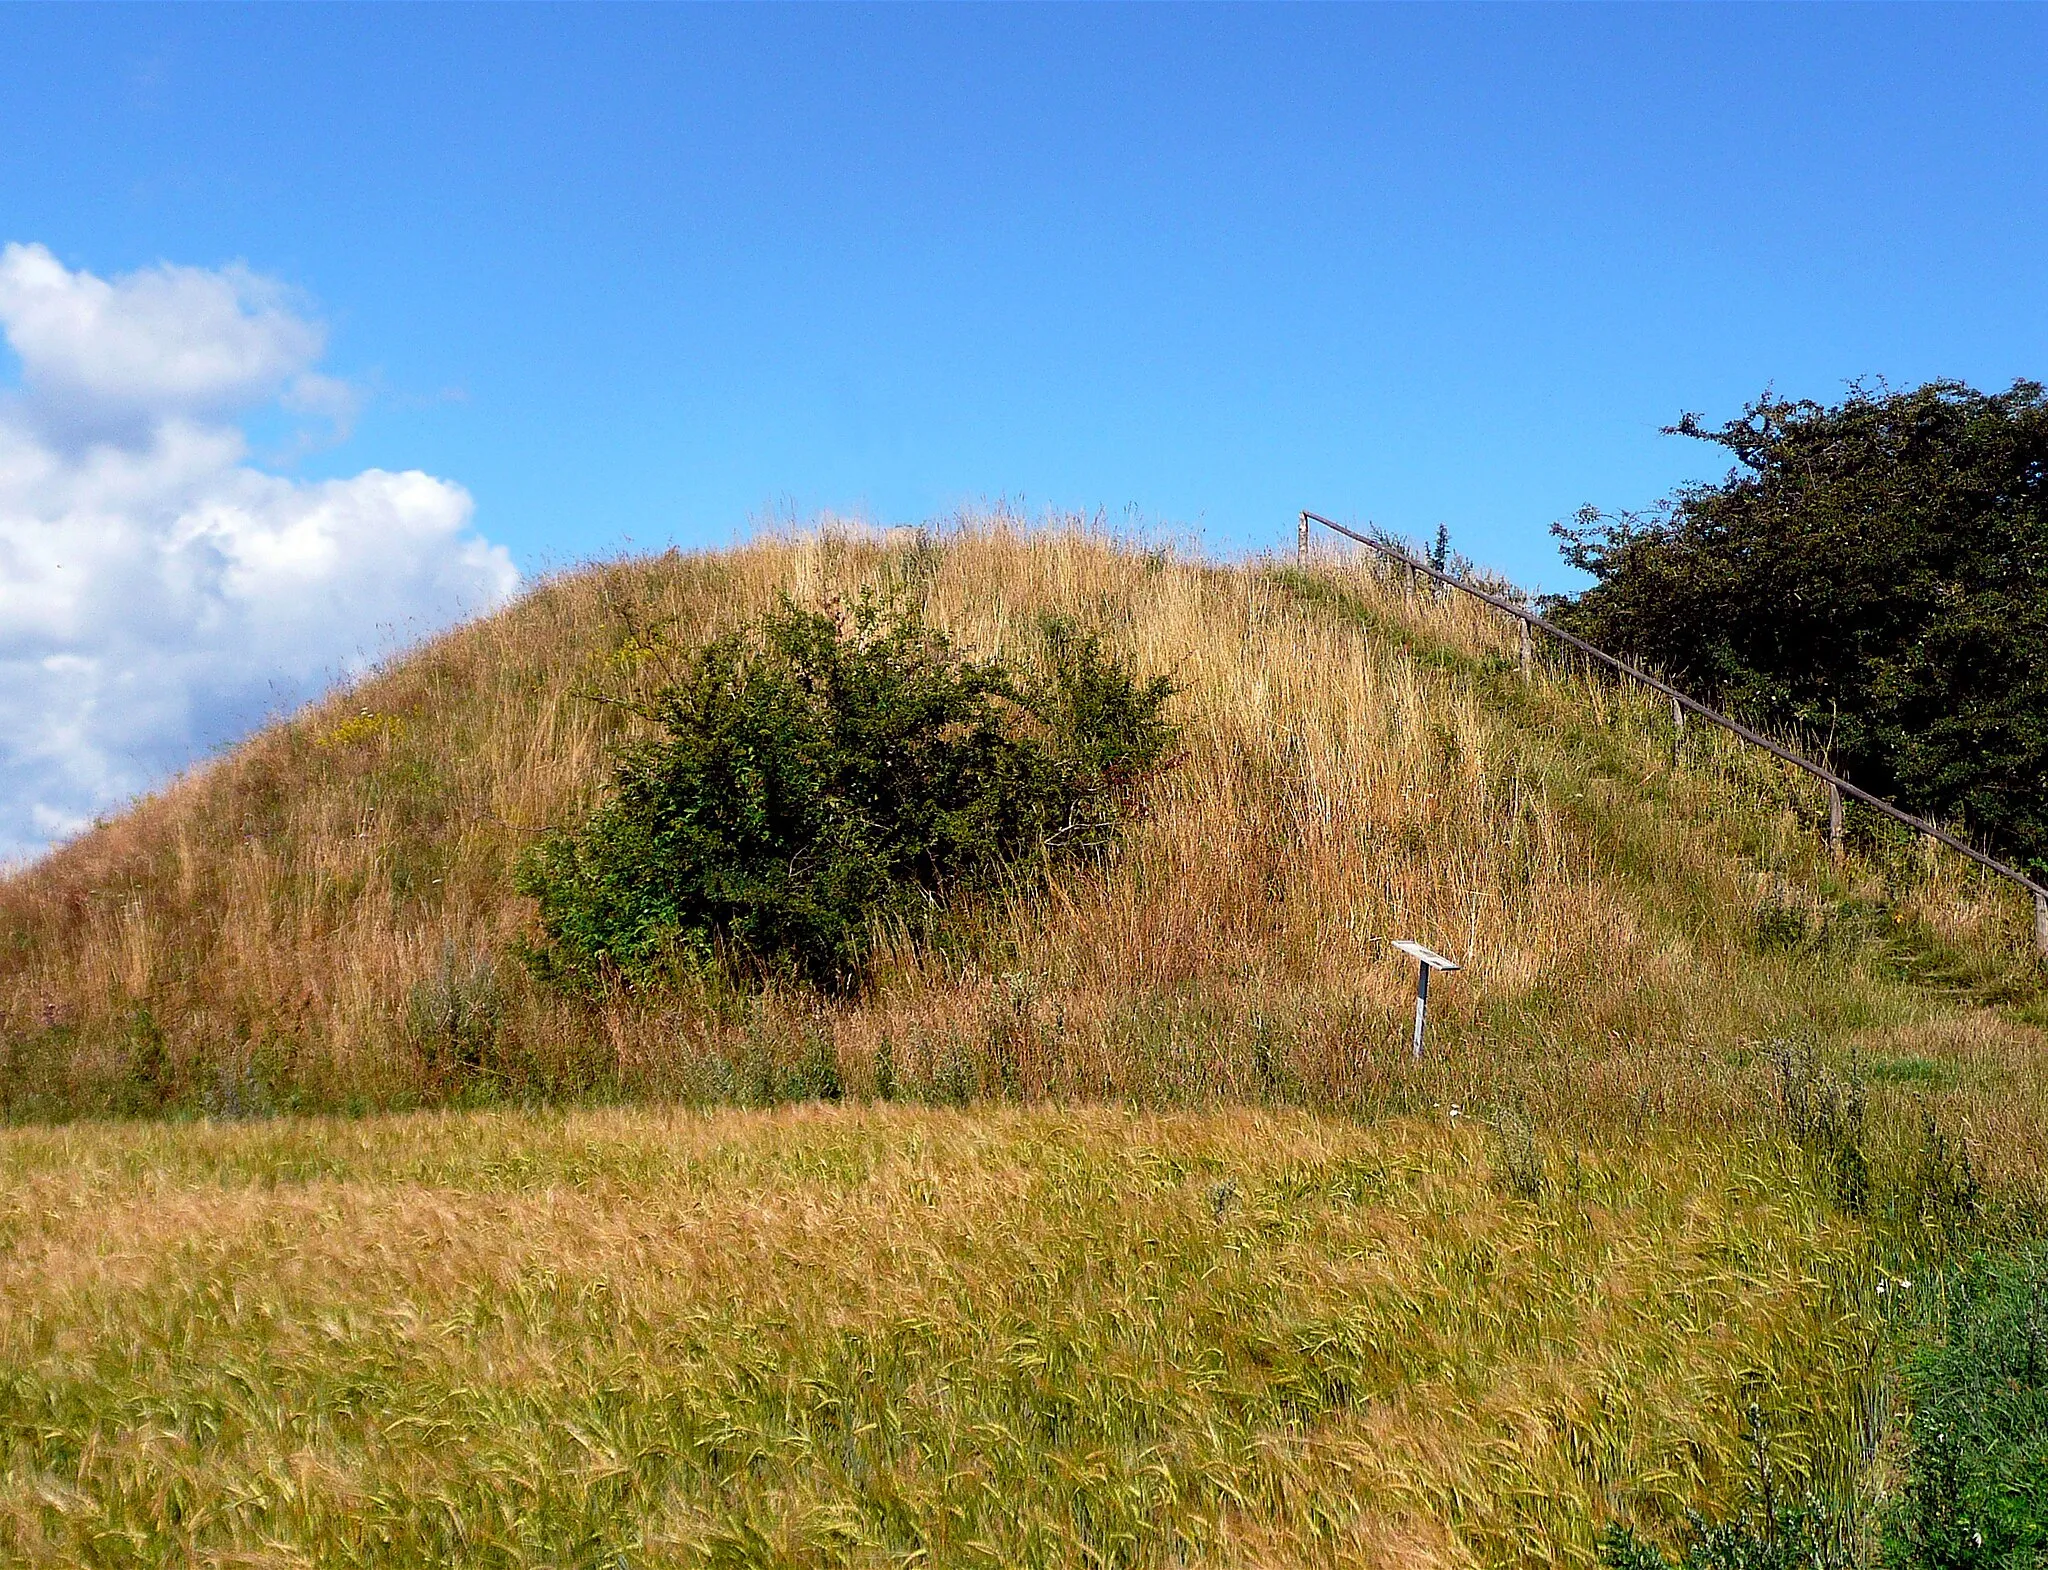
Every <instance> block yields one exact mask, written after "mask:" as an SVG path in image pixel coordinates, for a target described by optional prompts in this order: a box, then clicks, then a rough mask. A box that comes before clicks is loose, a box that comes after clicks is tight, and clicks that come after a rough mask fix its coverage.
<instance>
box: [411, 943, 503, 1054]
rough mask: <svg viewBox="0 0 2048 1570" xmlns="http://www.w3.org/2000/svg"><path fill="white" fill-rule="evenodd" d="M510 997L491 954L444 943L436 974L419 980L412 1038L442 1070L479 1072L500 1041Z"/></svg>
mask: <svg viewBox="0 0 2048 1570" xmlns="http://www.w3.org/2000/svg"><path fill="white" fill-rule="evenodd" d="M503 1014H504V997H503V993H502V990H501V988H500V986H499V983H498V969H497V965H496V964H495V963H494V962H493V960H492V959H491V956H490V955H489V954H487V953H481V952H470V953H464V952H463V951H462V950H460V949H458V948H457V946H456V944H455V940H454V939H453V938H450V939H448V941H447V942H446V943H444V944H443V945H442V949H441V961H440V964H439V965H437V966H436V967H435V969H434V972H433V974H432V975H430V976H428V977H426V978H425V979H424V980H422V981H420V982H417V983H416V984H415V985H414V986H413V989H412V994H411V997H410V999H409V1000H408V1005H407V1009H406V1034H407V1035H408V1036H409V1037H410V1038H411V1040H412V1043H413V1045H414V1046H415V1047H417V1048H418V1049H419V1052H420V1054H421V1055H422V1056H423V1057H424V1058H425V1059H426V1060H427V1062H428V1063H429V1064H430V1065H431V1066H432V1067H434V1068H435V1069H437V1070H440V1071H443V1072H450V1071H452V1072H455V1073H459V1074H474V1073H476V1072H477V1071H478V1070H480V1069H482V1068H483V1067H484V1062H485V1059H486V1057H487V1056H488V1055H489V1053H490V1050H491V1048H492V1047H493V1046H494V1045H495V1044H496V1042H497V1039H498V1029H499V1024H500V1021H501V1019H502V1018H503Z"/></svg>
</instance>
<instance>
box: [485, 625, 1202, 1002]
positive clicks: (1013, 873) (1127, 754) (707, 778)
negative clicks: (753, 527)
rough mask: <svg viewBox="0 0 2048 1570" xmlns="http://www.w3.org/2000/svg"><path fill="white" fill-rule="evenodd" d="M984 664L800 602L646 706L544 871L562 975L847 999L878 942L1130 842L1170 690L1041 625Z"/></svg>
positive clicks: (547, 939)
mask: <svg viewBox="0 0 2048 1570" xmlns="http://www.w3.org/2000/svg"><path fill="white" fill-rule="evenodd" d="M1040 633H1041V636H1040V640H1039V645H1038V648H1037V651H1036V657H1035V658H1034V659H1032V660H1030V661H1028V662H1026V663H1025V664H1023V665H1021V666H1020V665H1014V664H1010V663H1006V662H1004V661H1001V660H974V659H968V658H966V657H964V656H963V655H961V654H960V653H959V651H958V650H956V649H955V648H954V647H953V646H952V644H951V643H950V642H949V641H948V640H947V639H946V637H945V636H944V635H943V634H942V633H940V632H938V631H937V630H935V629H933V628H932V627H930V626H928V625H927V624H926V623H925V622H924V621H923V619H922V618H921V617H920V616H919V615H918V614H916V613H915V612H914V611H909V610H905V609H902V608H894V609H892V608H890V607H887V606H884V605H882V604H879V603H877V602H876V601H874V600H872V599H864V600H863V601H862V602H861V603H860V604H859V605H858V606H856V607H855V608H854V609H853V610H852V611H851V613H850V614H847V615H845V616H840V615H833V614H826V613H823V612H819V611H813V610H804V609H800V608H798V607H796V606H793V605H789V604H784V605H783V606H782V607H781V608H780V609H778V610H776V611H774V612H772V613H771V614H768V615H766V616H764V617H762V618H760V619H759V620H758V621H757V622H755V623H753V624H752V625H750V626H748V627H745V628H742V629H741V630H739V631H737V632H735V633H733V634H731V635H730V636H727V637H723V638H720V639H718V640H716V641H715V642H712V643H711V644H709V645H707V646H706V647H704V648H703V649H702V650H700V651H699V652H698V653H697V654H696V656H695V657H694V659H693V660H692V661H691V663H690V665H689V667H688V669H687V670H686V671H685V672H684V673H683V674H682V675H681V676H680V677H679V678H678V679H676V680H674V681H673V682H671V683H670V684H668V685H667V686H665V687H664V688H662V689H661V690H660V691H659V692H657V693H656V694H655V696H654V697H653V698H652V699H651V700H650V701H648V702H646V703H645V704H642V705H638V706H637V708H638V711H639V713H640V714H641V716H642V718H643V719H645V720H646V721H648V722H650V724H651V726H652V729H653V734H652V735H651V736H650V737H648V738H647V739H645V740H642V741H640V742H639V743H637V744H635V745H632V746H630V747H628V748H627V749H625V750H624V751H623V753H622V754H621V755H620V757H619V759H618V761H617V766H616V768H615V771H614V773H613V777H612V780H611V788H610V791H609V799H608V800H607V801H606V802H605V804H604V805H603V806H602V807H601V808H600V809H599V810H598V812H597V813H596V814H595V815H594V816H593V817H592V818H591V819H590V821H589V822H588V823H586V824H584V825H583V826H582V827H581V828H579V829H577V830H575V831H573V832H570V833H560V834H555V835H552V836H550V837H549V838H548V839H546V840H545V841H543V842H542V843H541V844H540V845H539V846H538V847H537V848H536V849H535V850H534V851H533V852H532V853H531V854H529V855H528V856H527V857H526V858H525V859H524V861H523V862H522V864H521V866H520V868H519V873H518V887H519V888H520V890H521V892H523V893H526V894H529V895H531V896H533V898H534V899H536V900H537V901H538V902H539V923H540V930H541V933H542V940H541V941H540V942H539V943H537V944H534V945H531V946H530V947H529V949H528V950H527V959H528V962H529V963H530V964H531V965H532V967H533V969H534V970H535V971H536V972H537V973H538V974H539V975H540V976H541V977H542V978H543V979H545V980H548V981H550V982H553V983H556V984H559V985H562V986H565V987H568V988H570V989H574V990H590V989H593V988H603V987H606V986H610V985H614V984H617V983H624V984H626V985H629V986H644V985H647V984H649V983H656V982H659V981H662V980H664V979H666V978H669V977H671V976H673V975H675V974H676V973H678V972H679V971H688V970H696V971H702V970H704V969H705V968H707V967H719V968H724V969H726V970H731V971H739V972H742V973H751V974H753V975H756V976H761V975H767V974H786V975H792V976H796V977H800V978H802V979H804V980H807V981H810V982H812V983H815V984H818V985H820V986H824V987H828V988H834V989H843V988H846V987H848V986H851V985H853V984H855V983H857V982H858V980H859V979H860V977H861V975H862V972H863V970H864V968H865V963H866V960H867V958H868V955H869V952H870V949H871V946H872V941H873V938H874V936H875V935H876V933H877V932H879V931H881V930H883V929H884V928H886V927H887V926H888V925H889V924H891V923H902V924H905V925H907V926H908V927H910V928H911V929H913V930H922V929H923V928H924V927H925V926H926V925H927V924H928V922H929V921H930V919H931V918H932V916H933V915H934V914H935V913H936V912H938V911H940V910H942V909H943V908H944V907H945V906H946V905H947V903H948V902H949V901H950V900H952V899H954V898H956V897H958V896H959V895H961V894H963V893H966V892H969V891H976V890H980V891H988V890H993V889H996V888H998V887H1000V886H1003V885H1006V884H1008V883H1010V882H1011V881H1012V880H1014V879H1018V878H1023V879H1026V880H1028V879H1030V878H1032V877H1035V876H1037V875H1039V874H1040V873H1041V872H1042V871H1043V870H1044V869H1045V868H1046V867H1047V866H1048V865H1049V864H1051V863H1053V862H1055V861H1058V860H1063V859H1072V858H1075V857H1086V856H1091V855H1100V854H1102V853H1103V852H1105V851H1107V850H1108V849H1110V848H1111V847H1113V846H1114V845H1115V844H1116V843H1117V840H1118V837H1119V835H1120V833H1121V830H1122V827H1123V825H1124V823H1125V822H1126V820H1127V819H1128V817H1129V814H1130V812H1131V810H1132V807H1133V805H1134V803H1135V800H1136V795H1137V792H1138V790H1139V787H1140V786H1141V785H1142V783H1143V782H1144V781H1145V780H1146V779H1147V778H1148V777H1149V776H1150V775H1152V774H1153V773H1155V772H1156V771H1157V770H1158V769H1159V768H1160V767H1161V766H1162V764H1163V762H1164V760H1165V759H1166V756H1167V753H1168V751H1169V749H1170V748H1171V746H1172V744H1173V740H1174V735H1175V732H1174V727H1173V726H1172V725H1171V724H1170V723H1169V722H1168V721H1167V720H1166V719H1165V718H1164V714H1163V711H1164V708H1165V705H1166V703H1167V700H1168V699H1169V697H1170V696H1171V695H1172V691H1173V689H1172V685H1171V683H1170V682H1169V681H1168V680H1167V679H1166V678H1164V677H1155V678H1153V679H1151V680H1149V681H1144V680H1140V679H1139V678H1138V677H1137V675H1136V674H1135V673H1134V672H1133V670H1132V668H1131V667H1130V665H1129V664H1128V663H1127V662H1126V661H1124V660H1122V659H1119V658H1117V657H1116V656H1114V655H1113V654H1111V653H1110V652H1109V651H1108V650H1107V649H1105V647H1104V646H1103V643H1102V640H1101V639H1100V637H1099V636H1097V635H1095V634H1092V633H1086V632H1083V631H1081V630H1080V629H1078V628H1077V627H1075V626H1074V625H1072V624H1071V623H1068V622H1065V621H1060V620H1047V621H1046V622H1044V623H1043V624H1042V625H1041V628H1040Z"/></svg>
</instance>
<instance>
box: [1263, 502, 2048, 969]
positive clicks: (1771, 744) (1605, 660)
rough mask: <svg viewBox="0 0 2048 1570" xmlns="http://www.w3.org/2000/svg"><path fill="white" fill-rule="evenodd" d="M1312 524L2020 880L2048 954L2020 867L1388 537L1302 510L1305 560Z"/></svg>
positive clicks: (2044, 894) (2043, 891)
mask: <svg viewBox="0 0 2048 1570" xmlns="http://www.w3.org/2000/svg"><path fill="white" fill-rule="evenodd" d="M1312 523H1314V524H1320V525H1322V527H1324V528H1325V529H1329V530H1331V531H1333V532H1335V533H1337V534H1341V535H1343V536H1344V537H1345V538H1346V539H1347V540H1356V541H1357V542H1358V543H1359V544H1360V545H1363V546H1365V547H1366V548H1367V549H1368V550H1373V551H1377V552H1379V554H1380V555H1382V556H1384V557H1386V558H1387V559H1388V560H1390V561H1394V562H1398V563H1399V564H1400V565H1401V566H1403V567H1406V568H1408V569H1409V570H1411V571H1413V572H1419V573H1422V574H1424V575H1426V576H1427V577H1430V578H1433V579H1435V580H1436V581H1437V582H1438V583H1444V584H1449V585H1450V586H1451V587H1452V588H1454V589H1456V590H1457V591H1458V592H1459V593H1461V594H1469V595H1471V596H1472V598H1473V599H1475V600H1480V601H1483V602H1484V603H1485V604H1488V605H1491V606H1492V607H1493V608H1494V609H1495V610H1498V611H1505V612H1506V613H1507V614H1508V615H1510V616H1513V617H1515V618H1516V619H1517V620H1519V621H1520V622H1521V623H1522V625H1523V626H1525V627H1531V628H1534V629H1535V630H1537V631H1539V632H1543V633H1547V634H1548V635H1549V636H1551V637H1553V638H1555V639H1557V640H1558V641H1559V642H1560V643H1564V644H1568V645H1570V646H1571V647H1572V648H1574V649H1577V650H1578V651H1579V652H1580V653H1581V654H1584V655H1586V656H1587V657H1588V658H1589V659H1594V660H1598V661H1599V662H1600V663H1601V664H1602V665H1605V666H1607V667H1608V668H1609V669H1610V670H1613V671H1616V672H1618V673H1619V674H1621V675H1623V676H1626V677H1627V678H1628V679H1629V680H1630V681H1634V682H1639V683H1641V684H1642V685H1643V686H1645V687H1649V688H1651V689H1653V690H1654V691H1657V692H1661V693H1663V694H1664V696H1665V697H1667V698H1669V699H1670V700H1671V701H1672V702H1673V703H1674V704H1676V705H1677V706H1678V708H1679V709H1680V710H1681V711H1683V712H1685V713H1688V714H1697V715H1698V716H1699V717H1700V718H1701V719H1703V720H1705V721H1707V722H1708V723H1709V724H1712V725H1718V726H1720V727H1721V728H1722V729H1723V730H1725V731H1728V732H1729V733H1730V734H1732V735H1735V736H1739V737H1741V738H1742V740H1744V741H1746V742H1748V743H1749V744H1750V745H1751V746H1752V747H1761V748H1763V750H1764V751H1766V752H1768V753H1770V754H1771V755H1772V756H1773V757H1775V758H1780V759H1782V760H1783V761H1784V762H1786V763H1789V764H1791V765H1792V766H1793V767H1794V768H1796V769H1804V770H1805V771H1806V772H1807V773H1808V774H1811V775H1812V776H1813V777H1814V778H1815V779H1817V780H1824V781H1826V782H1827V783H1828V784H1829V785H1830V786H1832V787H1833V788H1834V789H1836V790H1838V791H1840V792H1841V793H1842V794H1843V795H1844V796H1848V797H1851V798H1853V799H1854V800H1856V801H1860V802H1862V803H1863V804H1864V805H1865V806H1866V807H1869V808H1871V809H1873V810H1874V811H1877V812H1880V813H1882V814H1883V815H1884V816H1885V817H1887V818H1890V819H1892V820H1893V821H1894V822H1897V823H1902V824H1904V825H1905V826H1906V827H1907V828H1909V829H1912V830H1914V831H1915V832H1917V833H1921V834H1925V835H1927V836H1928V837H1929V838H1931V839H1934V840H1937V841H1939V842H1940V843H1941V844H1943V845H1946V846H1947V847H1948V848H1949V849H1950V850H1952V851H1955V852H1956V853H1957V854H1958V855H1961V856H1966V857H1968V858H1969V859H1970V860H1971V861H1974V862H1975V863H1976V864H1977V865H1978V866H1980V867H1983V868H1984V869H1985V870H1986V871H1989V872H1995V873H1997V874H1998V876H2000V877H2001V878H2006V879H2008V880H2010V881H2011V882H2013V883H2016V884H2018V885H2019V886H2020V887H2021V888H2023V889H2025V890H2026V891H2027V892H2028V893H2029V894H2031V895H2033V897H2034V941H2035V944H2036V946H2037V947H2038V948H2039V949H2040V950H2041V952H2042V954H2043V955H2048V887H2043V886H2042V885H2041V884H2039V883H2036V882H2035V881H2034V880H2033V879H2032V878H2030V877H2028V876H2027V875H2026V874H2025V873H2024V872H2022V871H2020V870H2019V868H2017V867H2013V866H2009V865H2007V864H2006V863H2005V862H2002V861H2000V860H1998V858H1997V857H1995V856H1987V855H1985V854H1984V852H1983V851H1981V850H1978V849H1977V848H1976V847H1974V846H1972V845H1969V844H1967V843H1965V842H1964V841H1963V840H1960V839H1958V838H1957V837H1956V836H1955V835H1953V834H1951V833H1949V832H1948V830H1946V829H1944V828H1942V827H1941V826H1940V825H1939V824H1936V823H1930V822H1929V821H1928V820H1927V819H1925V818H1921V817H1915V816H1914V815H1913V814H1912V813H1910V812H1906V811H1904V810H1903V809H1901V808H1898V807H1895V806H1893V805H1892V804H1891V803H1890V802H1888V801H1886V800H1884V799H1883V798H1882V797H1878V796H1873V795H1871V793H1870V792H1869V791H1867V790H1864V789H1863V788H1862V787H1860V786H1857V785H1852V784H1850V783H1849V782H1848V781H1847V780H1845V779H1843V778H1842V776H1841V775H1839V774H1837V773H1835V772H1834V771H1833V770H1832V769H1829V768H1827V767H1825V766H1824V765H1822V764H1818V763H1815V762H1814V761H1813V760H1812V759H1811V758H1808V757H1803V756H1801V755H1800V754H1799V753H1797V752H1794V751H1793V750H1792V749H1791V748H1790V747H1786V746H1782V745H1780V744H1779V743H1778V742H1775V741H1772V740H1771V739H1770V737H1768V736H1765V735H1763V734H1761V733H1760V732H1758V731H1755V730H1752V729H1751V728H1750V727H1749V726H1747V725H1745V724H1743V723H1742V722H1741V721H1740V720H1738V719H1735V718H1733V717H1732V716H1730V715H1726V714H1723V713H1722V712H1721V711H1720V710H1719V709H1714V708H1709V707H1708V706H1707V705H1706V704H1704V703H1701V702H1700V701H1699V700H1698V699H1697V698H1689V697H1687V696H1686V695H1685V694H1684V693H1682V692H1680V691H1679V690H1678V689H1677V688H1676V687H1674V686H1672V685H1671V684H1670V683H1669V682H1667V681H1661V680H1659V679H1658V678H1657V677H1655V676H1652V675H1651V674H1650V673H1649V672H1648V671H1646V670H1643V669H1642V668H1641V667H1640V666H1635V665H1631V664H1629V663H1628V661H1626V660H1620V659H1616V658H1615V657H1614V656H1613V655H1611V654H1609V653H1608V652H1607V651H1606V650H1604V649H1598V648H1595V647H1594V646H1593V645H1592V644H1590V643H1588V642H1587V641H1586V640H1585V639H1584V638H1581V637H1577V636H1575V635H1574V634H1572V633H1569V632H1566V631H1565V630H1564V629H1563V628H1562V627H1559V626H1557V625H1555V624H1554V623H1551V622H1548V621H1545V620H1544V619H1543V618H1542V617H1541V616H1539V615H1537V614H1536V613H1535V612H1534V611H1532V610H1530V609H1529V607H1528V606H1526V605H1518V604H1516V603H1515V602H1514V601H1513V600H1510V599H1507V598H1505V597H1503V596H1501V595H1498V594H1489V593H1487V592H1486V590H1484V589H1481V588H1477V587H1475V586H1473V585H1472V584H1470V583H1467V582H1465V580H1464V579H1462V578H1459V577H1457V576H1456V575H1455V574H1452V573H1448V572H1445V571H1443V570H1442V569H1441V568H1438V567H1433V566H1431V565H1430V564H1429V563H1428V562H1426V561H1422V560H1420V559H1419V558H1417V557H1414V556H1411V555H1409V554H1408V553H1407V552H1406V551H1404V550H1401V549H1399V548H1398V547H1396V546H1393V545H1390V544H1388V543H1387V542H1386V541H1385V540H1376V539H1372V538H1370V537H1369V536H1367V535H1363V534H1360V533H1359V532H1358V531H1357V530H1356V529H1347V528H1346V527H1345V526H1344V525H1343V524H1341V523H1338V522H1336V521H1335V520H1334V519H1330V518H1325V517H1324V516H1323V515H1322V514H1321V513H1316V512H1303V513H1302V515H1301V533H1300V537H1299V545H1300V550H1301V554H1302V558H1303V560H1304V561H1306V559H1307V556H1308V538H1309V535H1308V526H1309V525H1310V524H1312Z"/></svg>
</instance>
